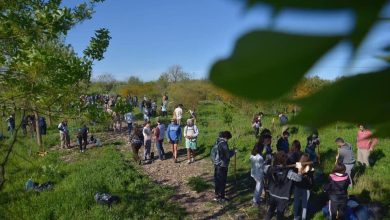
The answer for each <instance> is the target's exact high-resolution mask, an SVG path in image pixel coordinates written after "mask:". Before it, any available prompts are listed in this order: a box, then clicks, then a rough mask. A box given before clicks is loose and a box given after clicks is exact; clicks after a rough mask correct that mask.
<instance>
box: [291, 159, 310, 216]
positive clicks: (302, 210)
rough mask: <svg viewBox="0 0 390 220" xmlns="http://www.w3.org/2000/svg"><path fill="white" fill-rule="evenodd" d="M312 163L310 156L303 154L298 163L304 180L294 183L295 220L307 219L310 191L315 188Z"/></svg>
mask: <svg viewBox="0 0 390 220" xmlns="http://www.w3.org/2000/svg"><path fill="white" fill-rule="evenodd" d="M310 162H311V161H310V156H309V155H308V154H303V155H302V156H301V158H300V159H299V162H298V166H297V168H298V174H300V175H301V176H302V180H301V181H297V182H294V220H299V219H302V220H306V219H307V204H308V203H309V198H310V190H311V189H312V188H313V186H314V169H313V168H312V167H311V165H310V164H309V163H310Z"/></svg>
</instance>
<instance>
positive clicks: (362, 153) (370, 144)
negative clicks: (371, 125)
mask: <svg viewBox="0 0 390 220" xmlns="http://www.w3.org/2000/svg"><path fill="white" fill-rule="evenodd" d="M356 140H357V143H356V146H357V148H358V151H357V154H358V155H357V161H358V162H360V163H361V164H363V165H365V166H370V162H369V157H370V153H371V151H372V150H374V147H375V145H376V144H377V143H378V139H376V138H373V137H372V132H371V131H370V130H369V129H367V128H366V127H364V126H363V125H360V126H359V131H358V133H357V138H356Z"/></svg>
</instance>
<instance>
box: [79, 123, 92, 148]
mask: <svg viewBox="0 0 390 220" xmlns="http://www.w3.org/2000/svg"><path fill="white" fill-rule="evenodd" d="M88 132H89V129H88V127H87V125H83V126H82V127H81V128H80V129H79V133H78V134H77V139H78V142H79V146H80V153H84V152H85V150H86V149H87V144H88Z"/></svg>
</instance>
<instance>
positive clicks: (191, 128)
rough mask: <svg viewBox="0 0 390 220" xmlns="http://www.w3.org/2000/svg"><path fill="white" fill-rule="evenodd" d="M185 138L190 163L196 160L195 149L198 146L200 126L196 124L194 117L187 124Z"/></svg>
mask: <svg viewBox="0 0 390 220" xmlns="http://www.w3.org/2000/svg"><path fill="white" fill-rule="evenodd" d="M183 135H184V138H185V139H186V148H187V158H188V162H187V163H188V164H190V163H193V162H194V161H195V150H196V147H197V144H196V143H197V142H196V141H197V138H198V135H199V130H198V127H197V126H196V125H195V124H194V122H193V121H192V119H188V120H187V126H185V127H184V134H183Z"/></svg>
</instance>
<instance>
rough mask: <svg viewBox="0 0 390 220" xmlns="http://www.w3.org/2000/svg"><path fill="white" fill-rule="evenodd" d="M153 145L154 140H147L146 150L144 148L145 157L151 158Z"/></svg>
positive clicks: (146, 158)
mask: <svg viewBox="0 0 390 220" xmlns="http://www.w3.org/2000/svg"><path fill="white" fill-rule="evenodd" d="M151 147H152V141H151V140H147V141H145V150H144V159H145V160H150V159H151V158H150V148H151Z"/></svg>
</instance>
